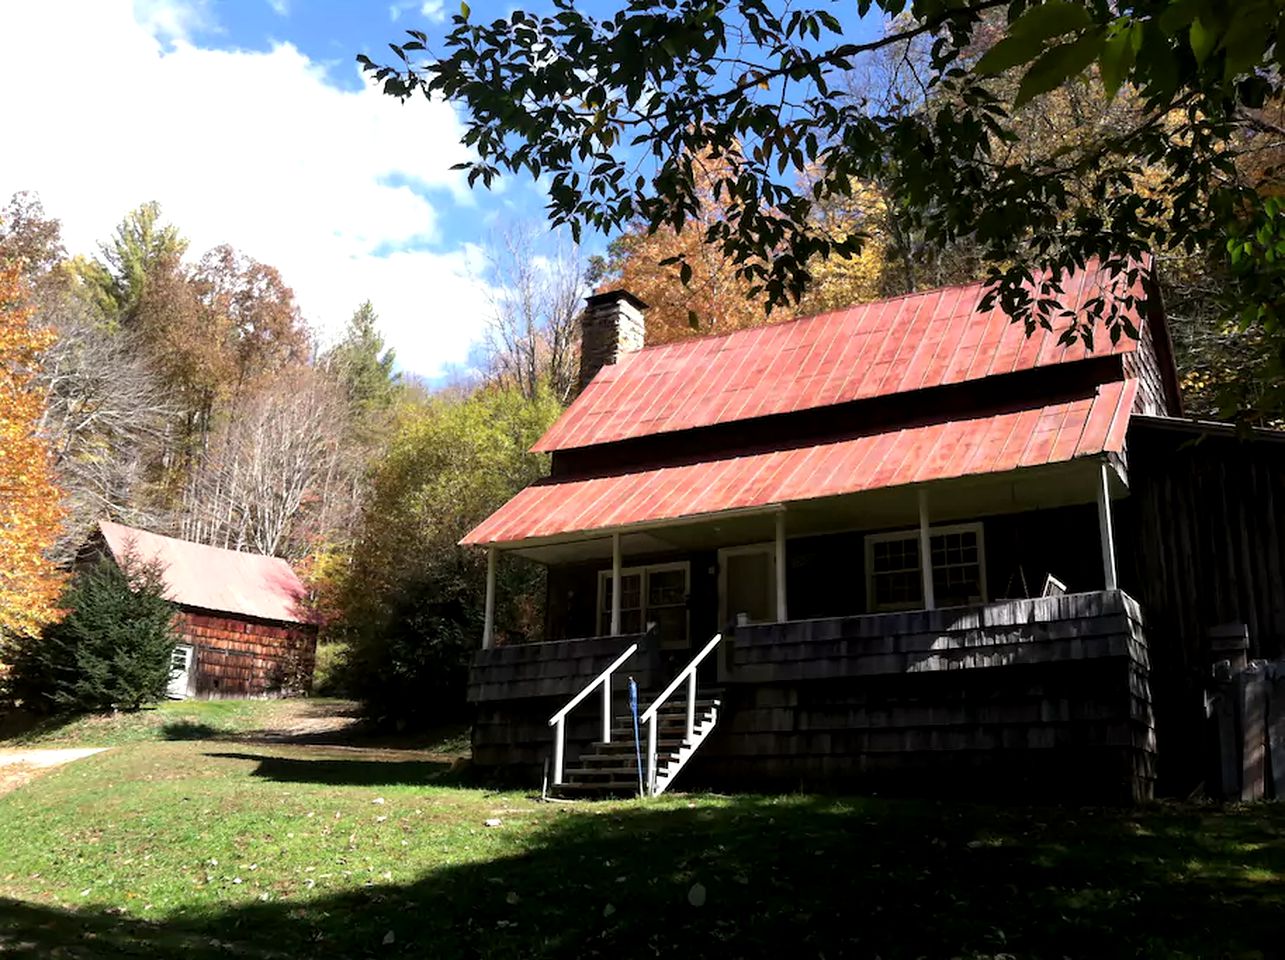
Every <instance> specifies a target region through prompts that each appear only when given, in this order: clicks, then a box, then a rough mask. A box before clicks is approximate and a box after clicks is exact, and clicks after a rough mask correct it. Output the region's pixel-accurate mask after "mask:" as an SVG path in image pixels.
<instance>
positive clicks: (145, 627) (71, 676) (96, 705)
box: [7, 557, 178, 713]
mask: <svg viewBox="0 0 1285 960" xmlns="http://www.w3.org/2000/svg"><path fill="white" fill-rule="evenodd" d="M61 606H62V608H63V609H64V610H65V611H66V616H65V617H64V618H63V620H62V621H61V622H59V623H56V624H54V625H52V626H50V627H47V628H46V629H45V631H44V632H43V633H42V634H41V635H40V636H38V637H34V638H30V639H24V640H20V641H18V642H17V643H16V644H15V647H14V649H13V650H12V651H11V652H10V653H9V654H8V656H7V659H9V661H10V663H11V667H12V669H11V671H10V674H9V676H8V678H7V684H8V686H9V688H10V693H11V696H12V697H13V698H14V699H17V700H20V701H22V703H23V705H24V706H26V707H27V708H29V709H35V710H40V711H47V712H53V713H64V712H66V713H72V712H86V711H98V710H111V709H121V710H136V709H138V708H139V707H141V706H142V705H143V704H145V703H150V702H153V701H156V700H160V699H161V698H162V697H164V696H165V688H166V685H167V684H168V683H169V679H170V672H171V668H170V657H171V655H172V654H173V652H174V646H175V644H176V643H177V642H178V635H177V634H176V633H175V631H174V626H173V620H174V605H173V604H171V603H170V602H169V601H168V600H167V599H166V598H165V584H164V581H163V579H162V571H161V568H160V567H159V565H157V564H142V563H139V562H137V561H136V560H135V559H134V558H132V557H126V558H125V561H124V563H123V564H122V565H121V566H117V565H116V564H115V563H113V562H112V561H111V560H109V559H106V558H103V559H101V560H99V561H98V562H97V563H96V564H94V565H93V566H90V567H87V568H85V569H84V570H82V571H81V572H80V573H78V574H77V575H76V577H75V578H73V580H72V582H71V584H70V586H69V587H68V588H67V590H66V592H65V593H64V594H63V597H62V601H61Z"/></svg>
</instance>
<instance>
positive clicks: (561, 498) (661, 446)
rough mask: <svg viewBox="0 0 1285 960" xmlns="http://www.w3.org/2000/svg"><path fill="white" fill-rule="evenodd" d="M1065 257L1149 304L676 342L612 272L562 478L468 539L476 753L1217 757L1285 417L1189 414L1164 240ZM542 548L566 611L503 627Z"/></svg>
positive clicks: (1276, 567) (571, 783)
mask: <svg viewBox="0 0 1285 960" xmlns="http://www.w3.org/2000/svg"><path fill="white" fill-rule="evenodd" d="M1063 288H1064V290H1065V293H1064V294H1063V295H1062V297H1061V304H1060V306H1061V307H1062V308H1064V309H1066V310H1067V311H1073V312H1080V311H1084V310H1086V309H1088V308H1089V306H1090V305H1091V303H1092V302H1093V300H1094V299H1095V298H1099V297H1101V298H1105V299H1107V300H1112V299H1114V301H1115V303H1116V305H1117V306H1118V307H1119V309H1121V310H1123V311H1125V312H1126V314H1127V315H1128V318H1129V321H1130V323H1131V325H1132V326H1133V327H1134V328H1135V329H1136V331H1137V336H1136V338H1134V337H1128V336H1126V337H1122V338H1120V339H1119V341H1118V342H1115V343H1110V342H1102V341H1104V340H1107V339H1108V338H1106V337H1105V335H1103V334H1102V333H1101V331H1099V338H1098V342H1097V343H1096V344H1095V347H1096V349H1089V348H1088V347H1086V346H1085V345H1084V344H1083V343H1081V342H1079V341H1076V342H1072V343H1069V344H1067V343H1062V342H1060V338H1059V335H1058V334H1059V331H1049V330H1044V329H1036V330H1035V331H1034V333H1033V334H1031V335H1029V336H1028V335H1027V332H1026V330H1025V329H1024V328H1023V326H1021V325H1019V324H1014V323H1012V322H1010V320H1009V318H1008V317H1007V316H1006V315H1005V314H1003V313H1002V311H1001V310H1000V309H999V308H998V307H996V308H994V309H989V310H982V309H980V303H981V300H982V297H983V294H984V289H983V286H982V285H981V284H970V285H962V286H955V287H949V288H945V289H939V290H932V291H928V292H923V293H915V294H911V295H908V296H903V297H897V298H893V299H889V300H885V301H880V302H877V303H869V304H863V305H859V306H854V307H852V308H850V309H845V310H839V311H835V312H831V313H826V314H823V315H819V316H813V317H807V318H804V319H797V320H791V321H788V322H782V323H777V324H774V325H770V326H764V327H759V328H755V329H749V330H743V331H739V332H735V333H730V334H727V335H724V336H711V337H705V338H700V339H692V340H687V341H683V342H679V343H673V344H666V345H660V346H651V347H647V346H644V343H643V339H644V338H643V333H644V313H645V310H646V306H645V304H643V303H642V302H641V301H639V300H638V299H637V298H636V297H633V296H631V295H630V294H629V293H627V292H624V291H616V292H609V293H602V294H598V295H595V296H593V297H591V298H589V301H588V304H587V307H586V310H585V313H584V317H583V331H582V333H583V338H582V376H581V381H582V392H581V393H580V395H579V396H578V398H577V399H576V400H575V402H574V403H572V405H571V406H570V407H569V408H568V409H567V411H566V412H565V413H564V414H563V416H562V417H561V418H560V419H559V420H558V421H557V422H556V423H555V424H554V425H553V426H552V427H551V428H550V429H549V430H548V432H547V433H546V434H545V435H544V436H543V437H542V438H541V440H540V441H539V442H538V443H537V444H536V446H535V447H534V449H535V450H537V451H542V452H546V453H548V454H549V455H550V458H551V467H550V472H549V476H548V477H546V478H544V479H542V480H540V481H539V482H537V483H534V484H532V485H531V486H529V487H528V488H526V489H525V490H523V491H521V492H520V493H518V494H517V496H515V497H514V498H513V499H512V500H511V501H509V502H508V503H506V504H505V505H504V506H502V507H501V508H500V509H498V510H497V511H496V512H495V513H494V514H492V515H491V516H490V517H488V518H487V519H486V520H484V521H483V522H482V523H481V524H479V525H478V526H477V527H476V528H475V529H474V530H472V531H471V532H470V533H469V534H468V535H467V536H466V537H465V538H464V539H463V540H462V541H461V542H462V543H463V544H465V545H468V546H472V547H476V548H480V549H484V550H486V551H487V554H488V557H489V561H488V570H489V576H488V592H487V607H486V618H485V624H486V626H485V628H484V635H483V637H482V638H481V645H480V646H481V649H479V650H478V651H477V653H476V654H475V657H474V659H473V662H472V665H471V670H470V684H469V699H470V701H471V702H472V703H473V705H474V706H475V709H476V722H475V725H474V729H473V749H474V762H475V764H477V765H478V766H480V767H482V768H484V769H491V770H493V771H495V772H497V773H508V774H510V775H512V776H517V777H522V778H528V779H529V781H532V782H533V781H535V780H536V778H539V777H541V776H542V775H543V776H544V777H545V778H546V782H547V784H548V785H549V786H550V787H551V788H552V789H553V790H555V791H557V792H559V793H562V794H564V795H569V796H575V795H587V796H593V795H597V794H601V793H610V792H618V793H619V792H639V791H641V792H643V793H650V794H656V793H660V792H662V791H663V790H665V789H666V788H668V786H669V785H670V784H671V783H673V782H674V781H675V779H676V778H677V782H678V783H679V784H680V785H685V786H689V787H697V786H713V787H718V788H720V789H742V788H744V789H762V788H769V789H771V788H798V787H800V786H804V787H808V788H814V789H829V788H833V789H860V790H881V791H912V792H916V793H925V792H926V793H938V794H949V795H985V796H994V795H1000V796H1008V797H1020V798H1022V799H1060V800H1065V799H1075V800H1091V801H1105V800H1123V801H1132V800H1140V799H1145V798H1148V797H1151V796H1152V795H1153V794H1154V793H1155V792H1156V790H1157V786H1158V785H1159V788H1160V790H1161V791H1162V792H1170V793H1173V792H1184V791H1189V790H1190V789H1192V788H1193V786H1196V785H1198V784H1199V782H1200V780H1201V778H1202V777H1203V776H1204V774H1205V770H1206V759H1205V757H1204V755H1203V753H1202V749H1203V748H1202V746H1201V744H1202V742H1203V741H1202V729H1203V728H1202V724H1203V723H1204V722H1205V717H1204V710H1205V706H1206V704H1205V700H1204V683H1205V680H1206V679H1207V678H1208V673H1209V658H1210V656H1211V648H1210V639H1209V637H1210V635H1211V632H1216V631H1217V630H1219V629H1223V630H1224V633H1225V632H1226V628H1227V625H1228V624H1237V625H1239V626H1238V627H1235V628H1232V633H1236V632H1237V630H1242V632H1243V634H1244V638H1245V639H1244V644H1247V645H1248V646H1249V647H1250V649H1249V651H1248V653H1249V655H1252V656H1279V655H1280V652H1281V644H1282V640H1283V639H1285V587H1283V585H1282V570H1283V569H1285V553H1283V552H1282V544H1285V540H1283V539H1282V537H1281V532H1282V531H1281V530H1280V524H1281V522H1283V521H1285V513H1282V510H1285V489H1283V487H1285V484H1283V478H1285V445H1283V444H1282V435H1280V434H1277V433H1273V432H1271V431H1257V432H1255V433H1253V434H1252V435H1248V436H1247V435H1245V434H1244V432H1243V431H1242V432H1238V431H1234V430H1232V429H1231V428H1230V427H1228V426H1225V425H1221V424H1210V423H1200V422H1194V421H1191V420H1188V419H1184V418H1183V416H1182V404H1181V397H1180V394H1179V385H1178V379H1177V373H1176V370H1175V367H1174V361H1173V354H1172V347H1171V343H1170V338H1169V334H1168V330H1167V328H1166V325H1165V317H1164V312H1163V305H1162V304H1161V301H1160V297H1159V294H1158V291H1157V288H1156V285H1155V278H1154V276H1153V274H1152V273H1151V269H1150V267H1149V266H1143V267H1140V269H1138V270H1136V271H1134V272H1133V274H1132V276H1130V275H1128V274H1123V273H1122V274H1119V275H1116V274H1111V273H1108V272H1107V271H1106V270H1105V269H1104V268H1102V267H1101V266H1099V265H1095V264H1090V265H1089V266H1087V267H1086V268H1085V269H1084V270H1082V271H1080V272H1078V273H1076V274H1074V275H1072V276H1070V277H1069V278H1066V279H1065V280H1064V284H1063ZM1141 304H1145V306H1141ZM509 555H514V556H520V557H525V558H527V559H529V560H534V561H536V562H538V563H541V564H543V565H545V567H546V568H547V585H548V587H547V589H548V597H547V624H546V639H545V640H544V641H543V642H540V643H515V642H506V641H507V639H508V638H503V637H498V636H496V635H495V627H494V617H493V609H494V582H495V568H496V564H497V563H499V562H503V558H504V557H506V556H509ZM1215 652H1216V651H1215ZM631 682H632V683H633V684H634V685H635V689H636V691H637V700H638V704H639V707H638V713H639V715H640V716H639V729H638V731H637V734H635V730H634V723H633V719H632V716H631V714H630V712H629V706H628V696H629V694H628V688H629V684H630V683H631ZM636 737H637V742H636V739H635V738H636Z"/></svg>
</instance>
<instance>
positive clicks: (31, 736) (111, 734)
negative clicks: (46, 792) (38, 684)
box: [0, 700, 328, 747]
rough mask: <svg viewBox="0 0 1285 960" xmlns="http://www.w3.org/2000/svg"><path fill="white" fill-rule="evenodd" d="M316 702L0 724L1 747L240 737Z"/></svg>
mask: <svg viewBox="0 0 1285 960" xmlns="http://www.w3.org/2000/svg"><path fill="white" fill-rule="evenodd" d="M327 703H328V702H327V701H316V700H306V701H299V700H171V701H166V702H163V703H160V704H157V705H155V706H151V707H145V708H144V709H142V710H135V711H129V712H122V713H116V714H92V715H89V716H83V717H77V718H74V719H70V720H68V719H63V718H55V719H46V720H41V721H38V722H35V723H32V722H31V721H29V720H28V721H26V722H21V721H19V723H11V725H12V726H14V727H15V728H16V729H14V730H12V731H10V730H6V729H5V728H4V727H3V726H0V746H4V747H34V746H39V747H73V746H74V747H82V746H92V747H113V746H118V745H120V744H123V743H137V742H139V741H143V740H196V739H202V738H207V737H228V736H239V735H243V734H248V733H253V732H255V731H258V730H262V729H264V728H265V727H272V726H275V725H276V724H278V723H280V722H282V721H284V720H286V719H288V718H290V717H292V716H295V715H296V714H297V713H298V712H299V711H300V709H301V708H303V707H305V706H307V705H315V706H317V707H319V708H320V707H324V706H325V705H326V704H327Z"/></svg>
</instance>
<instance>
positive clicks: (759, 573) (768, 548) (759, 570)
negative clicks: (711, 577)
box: [718, 543, 776, 629]
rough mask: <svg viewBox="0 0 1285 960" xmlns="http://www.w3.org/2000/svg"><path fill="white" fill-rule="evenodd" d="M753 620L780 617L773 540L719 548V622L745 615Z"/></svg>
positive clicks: (724, 623)
mask: <svg viewBox="0 0 1285 960" xmlns="http://www.w3.org/2000/svg"><path fill="white" fill-rule="evenodd" d="M742 614H743V615H744V616H745V619H746V620H747V621H748V622H750V623H771V622H773V621H775V620H776V551H775V549H774V547H773V545H772V544H770V543H754V544H749V545H747V546H743V547H724V548H723V549H722V550H719V551H718V623H719V628H720V629H722V628H725V627H726V626H727V625H728V624H730V623H732V622H734V621H735V620H736V619H737V617H739V616H741V615H742Z"/></svg>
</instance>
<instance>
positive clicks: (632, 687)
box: [629, 677, 643, 797]
mask: <svg viewBox="0 0 1285 960" xmlns="http://www.w3.org/2000/svg"><path fill="white" fill-rule="evenodd" d="M629 713H630V714H631V715H632V716H633V718H634V757H635V759H636V760H637V761H638V796H640V797H641V796H642V795H643V767H642V741H641V740H640V739H639V737H638V683H637V682H636V681H635V680H634V678H633V677H630V678H629Z"/></svg>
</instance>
